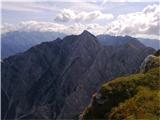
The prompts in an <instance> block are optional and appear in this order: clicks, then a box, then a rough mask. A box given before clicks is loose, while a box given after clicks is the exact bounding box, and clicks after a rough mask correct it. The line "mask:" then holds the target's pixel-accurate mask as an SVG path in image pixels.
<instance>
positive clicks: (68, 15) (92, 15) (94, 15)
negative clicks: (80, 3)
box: [55, 9, 113, 22]
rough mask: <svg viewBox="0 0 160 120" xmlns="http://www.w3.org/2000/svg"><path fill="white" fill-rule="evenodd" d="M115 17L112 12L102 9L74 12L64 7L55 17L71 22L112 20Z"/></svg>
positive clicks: (59, 20) (61, 20)
mask: <svg viewBox="0 0 160 120" xmlns="http://www.w3.org/2000/svg"><path fill="white" fill-rule="evenodd" d="M111 19H113V15H112V14H104V13H102V12H100V11H93V12H74V11H73V10H70V9H64V10H63V11H61V13H59V14H58V15H57V16H56V17H55V21H57V22H69V21H76V22H82V21H85V22H86V21H93V20H111Z"/></svg>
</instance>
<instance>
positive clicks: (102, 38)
mask: <svg viewBox="0 0 160 120" xmlns="http://www.w3.org/2000/svg"><path fill="white" fill-rule="evenodd" d="M97 38H98V40H99V42H100V43H101V44H102V45H105V46H119V45H124V44H134V45H136V46H137V47H144V45H143V44H142V43H141V42H139V41H138V40H137V39H136V38H133V37H130V36H124V37H123V36H110V35H98V36H97Z"/></svg>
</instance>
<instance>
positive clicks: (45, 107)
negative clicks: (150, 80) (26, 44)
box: [1, 31, 155, 120]
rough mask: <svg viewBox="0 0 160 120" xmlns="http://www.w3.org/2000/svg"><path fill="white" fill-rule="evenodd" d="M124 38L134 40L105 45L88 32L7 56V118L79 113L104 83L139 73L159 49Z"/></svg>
mask: <svg viewBox="0 0 160 120" xmlns="http://www.w3.org/2000/svg"><path fill="white" fill-rule="evenodd" d="M130 39H131V40H130ZM119 40H120V41H128V42H120V44H117V45H109V46H108V45H103V44H101V43H100V42H99V40H98V39H97V37H95V36H94V35H92V34H91V33H89V32H88V31H84V32H83V33H81V34H80V35H70V36H66V37H64V38H63V39H61V38H57V39H56V40H53V41H50V42H43V43H41V44H39V45H36V46H33V47H31V48H30V49H28V50H27V51H25V52H23V53H19V54H16V55H14V56H11V57H8V58H6V59H4V60H2V63H1V66H2V68H1V72H2V75H1V76H2V80H1V87H2V88H1V91H2V95H1V96H2V119H18V120H19V119H45V120H49V119H73V118H75V119H76V118H78V116H79V115H80V114H81V112H83V111H84V109H85V107H86V106H87V105H88V104H89V103H90V98H91V96H92V95H93V94H94V93H95V92H97V91H98V90H99V89H100V87H99V86H100V85H101V84H103V83H105V82H107V81H110V80H112V79H115V78H116V77H120V76H127V75H130V74H133V73H136V72H138V71H139V66H140V65H141V63H142V61H143V60H144V58H146V56H148V55H150V54H152V53H154V52H155V50H154V49H152V48H150V47H146V46H145V45H143V44H142V43H140V42H139V41H138V40H137V39H133V38H131V37H128V36H127V37H125V40H124V39H119Z"/></svg>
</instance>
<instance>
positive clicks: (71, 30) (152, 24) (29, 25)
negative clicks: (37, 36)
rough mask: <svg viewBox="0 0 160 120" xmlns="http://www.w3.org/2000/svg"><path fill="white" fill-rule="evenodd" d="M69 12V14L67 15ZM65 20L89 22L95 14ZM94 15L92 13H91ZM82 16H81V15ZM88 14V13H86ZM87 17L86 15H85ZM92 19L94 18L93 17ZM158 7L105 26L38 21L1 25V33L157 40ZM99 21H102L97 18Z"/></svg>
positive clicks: (149, 7)
mask: <svg viewBox="0 0 160 120" xmlns="http://www.w3.org/2000/svg"><path fill="white" fill-rule="evenodd" d="M68 12H69V13H68ZM66 13H67V14H66V16H65V18H66V19H69V20H70V19H72V20H74V21H79V19H80V20H81V21H83V19H85V20H90V19H89V18H92V17H93V16H96V15H97V14H99V13H96V14H94V15H93V16H92V14H91V15H90V16H89V18H86V17H84V18H83V17H80V18H78V17H77V15H75V13H74V12H73V11H67V12H66ZM93 13H94V12H93ZM81 14H82V15H81ZM83 14H84V13H82V12H81V13H79V14H78V16H80V15H81V16H84V15H83ZM87 14H89V13H87ZM87 16H88V15H87ZM93 18H94V17H93ZM159 18H160V6H159V5H149V6H147V7H145V8H144V9H143V10H142V11H141V12H136V13H129V14H125V15H119V16H118V17H117V19H115V20H114V21H112V22H111V23H109V24H107V25H101V24H100V23H99V22H91V23H90V24H84V23H83V22H76V23H74V24H67V25H64V24H62V23H52V22H38V21H24V22H21V23H19V24H17V25H10V24H3V25H2V28H1V30H2V33H5V32H8V31H16V30H18V31H57V32H63V33H66V34H79V33H81V32H82V31H83V30H88V31H90V32H91V33H93V34H95V35H97V34H111V35H130V36H134V37H137V36H138V37H146V38H147V37H148V38H156V39H159V35H160V19H159ZM99 19H102V18H100V17H99Z"/></svg>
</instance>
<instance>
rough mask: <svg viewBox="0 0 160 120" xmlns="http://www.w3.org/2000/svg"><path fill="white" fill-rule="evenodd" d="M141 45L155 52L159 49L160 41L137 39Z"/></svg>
mask: <svg viewBox="0 0 160 120" xmlns="http://www.w3.org/2000/svg"><path fill="white" fill-rule="evenodd" d="M137 39H138V40H139V41H140V42H141V43H143V44H144V45H146V46H148V47H152V48H154V49H156V50H158V49H160V40H156V39H145V38H137Z"/></svg>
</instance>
